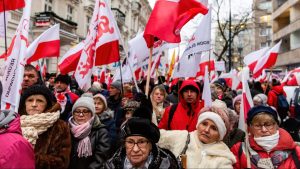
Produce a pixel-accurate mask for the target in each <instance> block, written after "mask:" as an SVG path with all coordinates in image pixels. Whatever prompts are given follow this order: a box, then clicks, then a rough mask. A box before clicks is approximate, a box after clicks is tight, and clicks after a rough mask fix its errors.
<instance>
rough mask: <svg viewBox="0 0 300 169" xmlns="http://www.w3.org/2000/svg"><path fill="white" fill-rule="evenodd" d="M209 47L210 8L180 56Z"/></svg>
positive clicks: (205, 49)
mask: <svg viewBox="0 0 300 169" xmlns="http://www.w3.org/2000/svg"><path fill="white" fill-rule="evenodd" d="M210 49H211V10H209V11H208V13H207V14H206V15H205V16H204V17H203V19H202V21H201V23H200V24H199V26H198V28H197V29H196V32H195V33H194V34H193V36H192V38H191V39H190V40H189V44H188V45H187V47H186V49H185V51H184V52H183V54H182V57H186V56H189V55H191V54H195V53H197V52H203V51H208V50H210Z"/></svg>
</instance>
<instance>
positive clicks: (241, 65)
mask: <svg viewBox="0 0 300 169" xmlns="http://www.w3.org/2000/svg"><path fill="white" fill-rule="evenodd" d="M237 50H238V52H239V54H240V68H242V67H243V64H242V58H243V57H242V52H243V44H242V42H241V41H240V43H239V45H238V47H237Z"/></svg>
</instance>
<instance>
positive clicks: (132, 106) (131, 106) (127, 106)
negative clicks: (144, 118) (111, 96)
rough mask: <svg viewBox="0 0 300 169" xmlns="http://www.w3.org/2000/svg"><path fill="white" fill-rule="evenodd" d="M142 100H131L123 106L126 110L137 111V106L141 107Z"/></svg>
mask: <svg viewBox="0 0 300 169" xmlns="http://www.w3.org/2000/svg"><path fill="white" fill-rule="evenodd" d="M140 104H141V103H140V102H138V101H135V100H129V101H128V102H127V103H126V104H125V106H124V107H123V110H125V111H133V112H134V111H135V110H136V109H137V108H139V107H140Z"/></svg>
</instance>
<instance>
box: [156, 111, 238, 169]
mask: <svg viewBox="0 0 300 169" xmlns="http://www.w3.org/2000/svg"><path fill="white" fill-rule="evenodd" d="M196 127H197V130H195V131H193V132H190V133H188V131H185V130H168V131H167V130H160V133H161V137H160V140H159V143H158V145H159V146H160V147H162V148H166V149H169V150H170V151H172V152H173V153H174V155H175V156H176V157H178V156H179V155H181V154H182V153H183V154H186V157H187V168H233V167H232V165H233V164H234V163H235V162H236V160H235V157H234V155H233V154H232V153H231V151H230V150H229V148H228V147H227V146H226V144H224V143H223V141H222V139H223V138H224V136H225V135H226V134H227V131H228V128H229V120H228V116H227V114H226V112H225V110H222V109H215V108H210V109H204V110H202V113H201V114H200V116H199V118H198V123H197V126H196ZM188 137H189V140H188ZM185 148H186V151H185V152H183V150H184V149H185Z"/></svg>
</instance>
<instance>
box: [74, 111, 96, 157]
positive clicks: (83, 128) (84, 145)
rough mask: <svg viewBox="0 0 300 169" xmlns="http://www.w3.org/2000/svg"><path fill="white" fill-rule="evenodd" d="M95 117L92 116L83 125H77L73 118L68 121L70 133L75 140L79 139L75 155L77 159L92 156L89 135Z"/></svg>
mask: <svg viewBox="0 0 300 169" xmlns="http://www.w3.org/2000/svg"><path fill="white" fill-rule="evenodd" d="M94 119H95V116H93V117H92V118H91V119H90V120H89V121H88V122H86V123H84V124H80V125H79V124H77V123H76V122H75V121H74V119H73V117H71V118H70V119H69V124H70V127H71V133H72V134H73V135H74V137H75V138H77V139H79V143H78V147H77V153H78V157H80V158H81V157H88V156H92V155H93V152H92V144H91V140H90V137H89V134H90V133H91V130H92V122H94Z"/></svg>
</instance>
